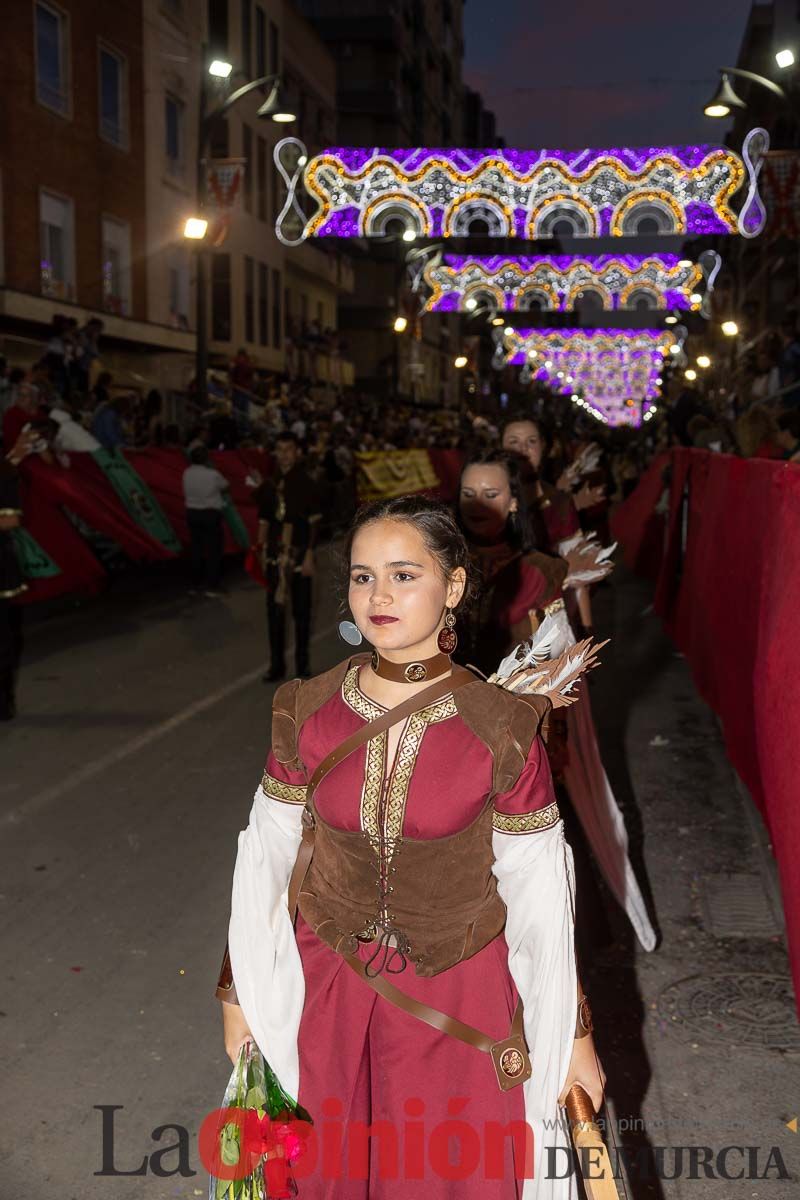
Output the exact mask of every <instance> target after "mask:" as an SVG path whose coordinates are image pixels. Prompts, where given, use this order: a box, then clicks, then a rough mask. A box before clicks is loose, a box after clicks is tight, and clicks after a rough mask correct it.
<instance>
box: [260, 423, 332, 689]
mask: <svg viewBox="0 0 800 1200" xmlns="http://www.w3.org/2000/svg"><path fill="white" fill-rule="evenodd" d="M299 454H300V447H299V444H298V441H297V438H296V437H295V435H294V434H293V433H281V434H279V435H278V438H277V441H276V443H275V458H276V460H277V463H278V472H277V474H276V475H275V477H274V478H273V479H268V480H266V481H265V482H264V483H263V484H262V485H261V487H260V488H259V492H258V516H259V522H258V545H259V548H260V549H261V550H262V552H263V554H264V556H265V575H266V580H267V633H268V636H269V647H270V669H269V671H268V672H267V673H266V674H265V675H264V677H263V678H264V682H265V683H273V682H275V681H276V680H278V679H283V678H284V677H285V675H286V649H285V647H286V606H287V604H288V602H289V601H290V600H291V605H292V617H293V620H294V658H295V672H296V674H297V676H299V677H301V678H304V677H308V676H309V675H310V674H311V669H310V665H309V649H308V645H309V639H310V636H311V580H312V578H313V575H314V547H315V545H316V543H317V537H318V535H319V524H320V521H321V519H322V502H321V499H320V494H319V489H318V487H317V484H316V483H315V481H314V480H313V479H312V478H311V477H310V476H309V475H308V474H307V472H306V470H305V468H304V466H303V465H302V463H301V462H299V461H298V460H299Z"/></svg>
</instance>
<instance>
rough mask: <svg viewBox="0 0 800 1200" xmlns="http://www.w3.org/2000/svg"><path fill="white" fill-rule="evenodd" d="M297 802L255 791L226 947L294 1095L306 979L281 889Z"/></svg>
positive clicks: (257, 1028) (252, 1017) (264, 1040)
mask: <svg viewBox="0 0 800 1200" xmlns="http://www.w3.org/2000/svg"><path fill="white" fill-rule="evenodd" d="M302 814H303V805H302V804H297V803H286V802H285V801H283V800H277V799H275V798H273V797H269V796H267V795H266V794H265V793H264V791H263V790H262V788H261V787H259V788H258V790H257V791H256V794H255V797H254V800H253V807H252V809H251V810H250V821H249V824H248V826H247V829H244V830H242V832H241V833H240V834H239V848H238V853H237V856H236V866H235V868H234V872H233V890H232V895H231V919H230V926H229V929H228V950H229V953H230V958H231V970H232V972H233V981H234V984H235V986H236V994H237V997H238V1001H239V1004H240V1005H241V1007H242V1011H243V1012H244V1016H245V1020H246V1021H247V1023H248V1025H249V1026H250V1029H251V1030H252V1033H253V1037H254V1038H255V1041H256V1044H257V1045H258V1047H259V1049H260V1050H261V1052H262V1054H263V1055H264V1057H265V1058H266V1059H267V1061H268V1062H269V1064H270V1066H271V1067H272V1069H273V1070H274V1072H275V1074H276V1075H277V1076H278V1079H279V1080H280V1082H281V1084H282V1086H283V1088H284V1090H285V1091H286V1092H288V1094H289V1095H290V1096H292V1098H293V1099H295V1100H296V1099H297V1089H298V1085H299V1074H300V1070H299V1062H298V1051H297V1032H298V1028H299V1025H300V1017H301V1014H302V1011H303V1002H304V1000H305V982H304V979H303V969H302V966H301V963H300V955H299V952H298V949H297V943H296V941H295V934H294V928H293V926H292V922H291V920H290V917H289V910H288V908H287V891H288V887H289V878H290V876H291V873H292V868H293V866H294V863H295V859H296V858H297V851H298V848H299V846H300V841H301V837H302V825H301V818H302Z"/></svg>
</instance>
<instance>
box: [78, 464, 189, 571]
mask: <svg viewBox="0 0 800 1200" xmlns="http://www.w3.org/2000/svg"><path fill="white" fill-rule="evenodd" d="M92 458H93V459H94V461H95V462H96V463H97V465H98V467H99V468H100V470H101V471H102V472H103V474H104V475H105V477H106V479H107V480H108V482H109V483H110V484H111V486H112V487H113V489H114V491H115V492H116V493H117V495H118V496H119V498H120V500H121V501H122V503H123V504H124V506H125V509H126V511H127V513H128V514H129V516H131V517H133V519H134V521H135V522H136V524H137V525H139V526H140V527H141V528H142V529H144V530H145V531H146V532H147V533H149V534H150V537H151V538H153V540H154V541H156V542H159V543H160V544H161V545H162V546H164V547H165V548H166V549H167V550H171V551H172V552H173V553H175V554H180V552H181V544H180V542H179V541H178V538H177V536H176V534H175V530H174V529H173V528H172V526H171V525H170V523H169V521H168V520H167V517H166V515H165V513H164V510H163V509H162V507H161V505H160V504H159V503H158V501H157V500H156V498H155V496H154V495H153V493H152V492H151V491H150V489H149V487H148V486H147V484H146V483H145V481H144V480H143V479H142V477H141V475H139V473H138V472H137V471H135V470H134V469H133V467H132V466H131V464H130V463H129V462H128V460H127V458H125V456H124V455H123V454H122V453H121V452H120V451H117V450H114V451H112V450H103V449H100V450H94V451H93V452H92Z"/></svg>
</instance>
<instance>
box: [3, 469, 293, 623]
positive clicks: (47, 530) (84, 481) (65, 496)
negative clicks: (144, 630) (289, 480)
mask: <svg viewBox="0 0 800 1200" xmlns="http://www.w3.org/2000/svg"><path fill="white" fill-rule="evenodd" d="M126 457H127V459H128V462H129V463H130V465H131V466H132V467H133V468H134V470H135V471H136V473H137V474H138V475H139V476H140V478H141V480H142V481H143V482H144V484H146V486H147V489H149V491H150V492H151V493H152V496H153V497H154V498H155V500H156V501H157V502H158V505H159V506H160V508H161V510H162V513H163V516H164V517H166V520H167V521H168V523H169V525H170V526H171V528H172V530H174V532H175V534H176V535H177V538H178V541H179V543H180V545H181V546H188V544H189V530H188V527H187V524H186V514H185V506H184V500H183V472H184V471H185V470H186V467H187V465H188V459H187V457H186V454H185V452H184V451H183V450H180V449H175V450H172V449H147V450H132V451H128V452H127V453H126ZM211 458H212V462H213V464H214V466H215V467H216V468H217V470H219V471H220V472H221V473H222V474H223V475H224V476H225V478H226V479H227V480H228V482H229V483H230V498H231V502H232V505H233V506H234V508H235V512H233V513H231V514H229V519H228V521H227V522H226V528H225V552H226V553H228V554H234V553H241V551H242V550H243V549H246V546H245V545H244V544H243V543H245V542H247V541H248V539H249V540H250V541H254V540H255V535H256V528H257V524H258V513H257V509H256V502H255V488H253V487H251V486H249V485H248V484H247V482H246V479H247V476H248V475H249V474H251V473H252V472H253V471H256V472H258V474H260V476H261V477H262V478H266V477H267V475H268V474H269V472H270V469H271V468H270V460H269V458H268V456H267V455H266V454H265V453H264V452H262V451H259V450H245V451H219V452H216V453H214V454H212V456H211ZM68 460H69V465H68V466H62V465H61V464H60V463H58V462H54V463H53V464H52V465H50V464H48V463H45V462H43V461H42V460H41V459H40V458H36V457H33V458H29V459H27V460H26V461H25V463H24V465H23V468H22V472H21V475H22V500H23V528H24V529H26V530H27V532H28V533H29V534H30V536H31V537H32V538H33V539H34V541H35V542H36V543H37V544H38V545H39V546H40V547H41V549H42V550H43V551H44V552H45V554H46V555H48V556H49V558H50V559H51V560H52V562H53V563H55V564H56V566H57V567H58V568H59V572H58V574H49V575H47V576H43V577H41V578H31V577H28V578H27V583H28V590H27V591H26V592H25V593H23V595H22V596H21V598H20V602H21V603H24V604H30V603H34V602H36V601H38V600H46V599H50V598H52V597H53V596H58V595H62V594H65V593H68V592H83V593H91V592H95V591H98V590H100V588H102V586H103V584H104V582H105V579H106V573H105V571H104V569H103V567H102V566H101V564H100V563H99V562H98V560H97V558H96V557H95V554H94V553H93V551H92V549H91V546H90V545H89V543H88V542H87V541H86V540H84V538H83V537H82V536H81V534H80V533H79V531H78V529H77V528H76V525H75V523H74V522H73V521H72V520H71V519H70V517H69V515H68V514H69V513H72V514H74V516H75V517H77V518H78V519H79V521H80V522H82V523H83V524H84V526H86V527H88V529H90V530H92V531H93V532H95V533H98V534H101V535H103V536H104V537H106V538H109V539H111V540H112V541H113V542H115V543H116V544H117V545H118V546H119V547H120V548H121V549H122V550H123V551H124V552H125V553H126V554H127V555H128V557H129V558H131V559H133V561H135V562H150V561H157V560H159V559H166V558H173V557H174V554H173V552H172V551H171V550H170V549H168V548H167V547H166V546H165V545H164V544H163V543H162V542H161V541H159V540H158V539H157V538H156V537H154V536H152V535H151V533H149V532H148V528H147V527H146V525H143V524H142V523H140V522H139V521H137V520H136V514H135V512H134V513H131V512H130V511H129V510H128V509H126V507H125V505H124V503H123V501H122V499H121V497H120V496H119V494H118V493H117V491H116V490H115V489H114V487H112V485H111V483H110V482H109V479H108V477H107V475H106V474H104V472H103V470H102V469H101V467H100V466H99V465H98V463H97V462H96V461H95V459H94V457H93V456H92V455H91V454H80V453H70V454H69V455H68ZM237 532H238V537H237ZM177 544H178V543H175V545H177Z"/></svg>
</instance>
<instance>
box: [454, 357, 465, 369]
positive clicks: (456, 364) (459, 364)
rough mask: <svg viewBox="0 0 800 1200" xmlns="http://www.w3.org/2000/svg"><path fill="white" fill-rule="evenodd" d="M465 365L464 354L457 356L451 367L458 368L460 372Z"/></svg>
mask: <svg viewBox="0 0 800 1200" xmlns="http://www.w3.org/2000/svg"><path fill="white" fill-rule="evenodd" d="M466 365H467V356H466V354H459V355H458V356H457V357H456V359H455V360H454V362H453V366H454V367H458V369H459V370H461V368H462V367H465V366H466Z"/></svg>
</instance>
